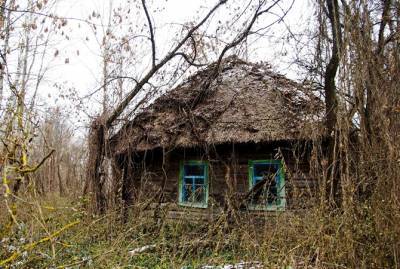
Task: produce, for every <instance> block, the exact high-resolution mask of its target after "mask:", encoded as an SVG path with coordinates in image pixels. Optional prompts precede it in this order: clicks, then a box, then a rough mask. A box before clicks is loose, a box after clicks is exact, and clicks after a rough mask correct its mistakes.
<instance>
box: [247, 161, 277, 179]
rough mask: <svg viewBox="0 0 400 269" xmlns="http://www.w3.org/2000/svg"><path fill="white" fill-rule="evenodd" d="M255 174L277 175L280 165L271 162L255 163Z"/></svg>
mask: <svg viewBox="0 0 400 269" xmlns="http://www.w3.org/2000/svg"><path fill="white" fill-rule="evenodd" d="M253 167H254V176H255V177H263V176H266V175H275V173H276V172H277V171H278V165H276V164H269V163H255V164H254V166H253Z"/></svg>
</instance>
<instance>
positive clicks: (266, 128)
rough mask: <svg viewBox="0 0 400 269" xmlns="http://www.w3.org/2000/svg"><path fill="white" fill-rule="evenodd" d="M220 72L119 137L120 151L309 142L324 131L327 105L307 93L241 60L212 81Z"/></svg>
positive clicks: (178, 93)
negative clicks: (322, 121) (322, 120)
mask: <svg viewBox="0 0 400 269" xmlns="http://www.w3.org/2000/svg"><path fill="white" fill-rule="evenodd" d="M215 66H216V64H215V63H214V64H211V65H209V66H208V67H206V68H205V69H203V70H202V71H199V72H197V73H196V74H194V75H193V76H191V77H190V78H189V79H188V80H187V81H185V82H184V83H182V84H181V85H179V86H178V87H177V88H175V89H173V90H171V91H169V92H167V93H166V94H164V95H163V96H161V97H159V98H158V99H156V100H155V101H154V103H152V104H151V105H149V106H148V107H147V108H145V109H144V110H143V111H142V112H141V113H139V114H138V115H137V116H136V117H135V118H134V119H133V121H131V122H130V123H129V124H127V125H126V126H125V127H123V128H122V129H121V131H119V133H117V135H115V136H114V137H113V139H112V141H113V143H112V144H113V148H114V150H115V151H116V152H123V151H126V150H128V149H129V150H136V151H143V150H149V149H153V148H156V147H191V146H196V145H201V144H204V143H207V144H211V143H213V144H221V143H232V142H233V143H244V142H256V143H257V142H262V141H276V140H297V139H307V140H308V139H310V138H311V135H312V133H315V131H316V130H317V129H318V128H319V127H318V126H319V125H320V124H318V123H319V114H320V112H321V108H322V102H321V100H320V99H318V98H317V97H316V96H315V95H314V94H312V92H311V91H310V90H309V89H307V87H304V86H302V85H300V84H299V83H296V82H294V81H292V80H289V79H287V78H285V77H284V76H282V75H279V74H276V73H274V72H272V71H271V70H270V68H269V67H268V66H267V65H266V64H254V63H248V62H245V61H243V60H240V59H239V58H237V57H235V56H231V57H228V58H226V59H225V60H223V61H222V63H221V65H220V68H219V73H218V76H217V77H216V78H215V77H214V79H212V80H211V81H209V80H210V75H211V74H214V70H216V69H215ZM207 80H208V81H209V82H211V83H210V84H209V87H206V86H205V82H207ZM199 96H200V97H202V98H199Z"/></svg>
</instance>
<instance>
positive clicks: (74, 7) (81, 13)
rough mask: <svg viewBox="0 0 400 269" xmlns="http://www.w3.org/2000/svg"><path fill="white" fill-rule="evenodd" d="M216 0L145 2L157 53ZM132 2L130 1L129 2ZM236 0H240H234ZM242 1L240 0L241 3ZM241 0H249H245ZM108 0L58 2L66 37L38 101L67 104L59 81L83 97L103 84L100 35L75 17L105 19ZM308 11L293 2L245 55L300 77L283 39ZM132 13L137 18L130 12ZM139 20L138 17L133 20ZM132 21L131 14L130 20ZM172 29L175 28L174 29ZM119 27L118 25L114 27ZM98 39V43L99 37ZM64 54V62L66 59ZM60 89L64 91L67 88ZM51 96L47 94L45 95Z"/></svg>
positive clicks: (303, 3)
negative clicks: (153, 26)
mask: <svg viewBox="0 0 400 269" xmlns="http://www.w3.org/2000/svg"><path fill="white" fill-rule="evenodd" d="M216 1H217V0H190V1H188V0H163V1H159V0H158V1H149V3H148V6H149V10H150V12H151V13H152V15H153V23H154V24H155V28H156V41H157V44H158V45H157V52H158V54H159V56H160V57H161V56H162V55H163V54H165V53H166V52H167V51H168V49H169V48H170V45H171V44H172V43H171V41H172V40H173V39H171V33H173V31H174V30H175V31H176V29H177V28H176V26H177V25H182V24H184V23H187V22H191V21H197V20H196V18H199V16H201V15H202V14H204V13H205V12H206V11H208V10H209V7H210V6H213V5H215V3H216ZM127 2H129V0H113V1H112V2H111V3H112V7H113V8H118V7H119V5H120V4H121V3H123V5H124V6H125V7H126V6H127V5H126V4H127ZM131 2H132V5H134V2H138V1H133V0H132V1H131ZM236 2H238V1H236ZM239 2H240V1H239ZM242 2H243V3H247V1H245V0H243V1H242ZM291 3H292V1H291V0H283V3H282V5H281V7H282V9H285V8H287V7H288V6H289V5H290V4H291ZM109 7H110V1H109V0H64V1H63V2H61V3H60V4H59V5H58V8H57V14H59V15H61V16H65V17H73V18H75V19H76V20H74V19H72V20H69V21H68V26H67V27H66V29H64V32H65V35H68V40H67V39H65V38H64V36H62V37H61V36H60V37H58V39H59V41H58V42H57V45H56V47H55V48H52V49H53V50H57V51H59V55H58V56H57V58H55V59H52V62H51V65H52V68H51V69H50V71H49V72H48V73H47V75H46V79H47V80H46V81H47V82H46V86H44V87H43V88H42V90H41V96H42V101H43V100H44V101H45V102H48V104H49V105H54V104H58V105H60V104H62V105H63V106H65V107H66V108H67V106H70V105H71V108H70V109H71V111H72V110H73V107H72V104H68V103H65V102H63V101H62V100H60V99H59V95H60V92H59V90H57V89H56V88H55V87H54V83H55V82H57V83H58V84H62V85H63V87H64V88H65V89H66V88H74V89H75V90H76V92H77V97H79V96H85V95H86V94H88V93H90V92H91V91H93V90H94V89H96V88H98V87H99V85H101V78H102V64H101V61H102V59H101V48H100V44H99V42H101V38H102V35H101V33H98V35H97V37H96V36H95V35H94V32H93V29H91V28H90V27H89V26H88V25H87V24H85V23H83V22H81V21H79V20H87V19H88V16H89V15H90V14H92V13H93V11H94V12H95V13H98V14H100V15H101V18H100V19H98V20H96V21H93V22H95V23H101V22H102V21H103V23H106V18H107V16H108V14H109ZM311 12H312V8H311V3H310V1H309V0H295V1H294V4H293V6H292V8H291V10H290V11H289V13H288V14H287V15H286V18H285V20H284V22H281V23H279V24H278V25H275V26H273V27H272V28H271V29H270V30H269V31H268V32H266V33H265V36H264V37H262V38H257V39H252V40H251V44H250V46H249V51H248V53H247V54H246V56H247V57H248V60H250V61H254V62H256V61H267V62H269V63H271V64H272V66H273V68H274V69H275V70H276V71H278V72H280V73H282V74H284V75H287V76H288V77H290V78H293V79H302V78H301V77H299V75H298V74H297V73H296V69H295V66H293V65H291V59H292V56H293V55H292V53H293V52H291V51H290V49H291V48H290V47H289V46H287V45H285V39H286V38H287V37H288V36H289V32H288V31H287V27H289V28H290V29H291V31H292V33H294V34H296V31H297V32H300V31H302V29H304V28H305V27H307V25H306V23H307V18H309V16H310V14H311ZM217 15H218V18H222V19H224V18H225V17H226V18H227V19H228V18H229V9H228V8H225V7H222V8H221V11H220V13H219V14H217ZM132 16H135V15H134V14H132ZM140 19H143V18H140V16H139V17H137V18H136V20H140ZM129 20H130V21H134V20H135V18H129ZM274 20H276V17H274V16H273V15H272V14H270V15H266V16H264V17H262V21H261V22H260V23H259V25H258V26H263V25H267V24H269V23H270V22H272V21H274ZM174 27H175V28H174ZM115 31H118V29H115ZM99 40H100V41H99ZM67 58H68V63H65V62H66V59H67ZM146 59H148V58H146V57H143V58H138V59H137V61H139V62H140V61H143V62H142V63H140V64H142V66H143V70H145V69H146V68H147V67H148V64H149V62H148V61H146ZM65 89H64V90H65ZM49 96H50V97H49ZM99 100H100V98H99V96H97V97H96V96H94V97H93V98H91V99H88V100H85V107H84V108H83V110H84V111H83V112H84V113H81V112H80V113H78V114H74V115H73V114H71V117H73V118H74V119H73V120H72V121H74V122H75V121H76V117H77V115H80V116H81V117H82V118H85V117H86V118H87V115H86V114H87V113H88V114H93V113H94V112H92V111H95V109H93V108H96V107H97V108H98V107H100V106H99Z"/></svg>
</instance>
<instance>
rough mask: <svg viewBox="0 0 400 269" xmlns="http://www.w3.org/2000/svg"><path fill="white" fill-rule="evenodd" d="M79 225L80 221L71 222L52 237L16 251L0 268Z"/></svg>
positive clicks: (1, 262)
mask: <svg viewBox="0 0 400 269" xmlns="http://www.w3.org/2000/svg"><path fill="white" fill-rule="evenodd" d="M78 223H80V221H79V220H77V221H74V222H71V223H69V224H67V225H65V226H64V227H62V228H61V229H60V230H58V231H56V232H54V233H52V234H51V235H49V236H47V237H44V238H42V239H40V240H39V241H37V242H33V243H30V244H27V245H25V246H23V247H22V250H17V251H14V253H13V254H12V255H11V256H10V257H8V258H7V259H5V260H2V261H0V266H3V265H5V264H7V263H10V262H12V261H14V260H15V259H17V258H18V257H19V256H21V254H22V252H24V251H29V250H32V249H33V248H34V247H36V246H37V245H39V244H41V243H44V242H47V241H50V240H51V239H53V238H55V237H57V236H59V235H60V234H61V233H62V232H63V231H65V230H67V229H68V228H71V227H73V226H75V225H77V224H78Z"/></svg>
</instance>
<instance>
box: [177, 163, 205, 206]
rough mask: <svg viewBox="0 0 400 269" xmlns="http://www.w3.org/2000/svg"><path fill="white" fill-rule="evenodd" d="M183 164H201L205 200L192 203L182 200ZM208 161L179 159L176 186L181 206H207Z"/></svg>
mask: <svg viewBox="0 0 400 269" xmlns="http://www.w3.org/2000/svg"><path fill="white" fill-rule="evenodd" d="M185 165H202V166H204V185H205V189H206V191H205V201H204V202H202V203H194V202H188V201H184V200H183V183H184V176H185V169H184V167H185ZM208 170H209V163H208V161H199V160H191V161H181V162H180V165H179V184H178V185H179V186H178V188H179V189H178V193H179V200H178V204H179V205H181V206H189V207H197V208H207V207H208V192H209V180H208V178H209V176H208Z"/></svg>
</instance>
